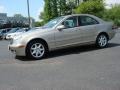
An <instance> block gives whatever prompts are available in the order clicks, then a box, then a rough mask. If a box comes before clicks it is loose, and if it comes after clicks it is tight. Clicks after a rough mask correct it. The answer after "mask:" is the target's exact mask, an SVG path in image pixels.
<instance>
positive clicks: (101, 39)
mask: <svg viewBox="0 0 120 90" xmlns="http://www.w3.org/2000/svg"><path fill="white" fill-rule="evenodd" d="M107 44H108V38H107V36H106V35H105V34H100V35H99V36H98V37H97V40H96V45H97V46H98V47H99V48H104V47H106V46H107Z"/></svg>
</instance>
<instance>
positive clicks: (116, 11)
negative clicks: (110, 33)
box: [103, 4, 120, 26]
mask: <svg viewBox="0 0 120 90" xmlns="http://www.w3.org/2000/svg"><path fill="white" fill-rule="evenodd" d="M103 17H104V19H105V20H109V21H113V22H114V24H115V25H117V26H120V4H119V5H118V4H117V5H114V6H112V8H111V9H108V10H106V11H105V13H104V16H103Z"/></svg>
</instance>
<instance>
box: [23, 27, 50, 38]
mask: <svg viewBox="0 0 120 90" xmlns="http://www.w3.org/2000/svg"><path fill="white" fill-rule="evenodd" d="M50 30H51V29H32V30H30V31H28V32H25V33H23V34H22V36H23V37H24V36H31V35H40V34H43V33H46V32H49V31H50Z"/></svg>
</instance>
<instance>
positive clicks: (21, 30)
mask: <svg viewBox="0 0 120 90" xmlns="http://www.w3.org/2000/svg"><path fill="white" fill-rule="evenodd" d="M16 32H25V30H24V29H20V30H17V31H16Z"/></svg>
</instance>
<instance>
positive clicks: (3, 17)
mask: <svg viewBox="0 0 120 90" xmlns="http://www.w3.org/2000/svg"><path fill="white" fill-rule="evenodd" d="M6 23H7V13H0V24H6Z"/></svg>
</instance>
